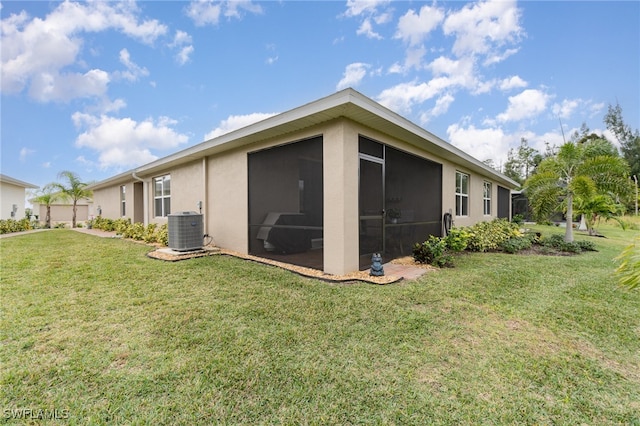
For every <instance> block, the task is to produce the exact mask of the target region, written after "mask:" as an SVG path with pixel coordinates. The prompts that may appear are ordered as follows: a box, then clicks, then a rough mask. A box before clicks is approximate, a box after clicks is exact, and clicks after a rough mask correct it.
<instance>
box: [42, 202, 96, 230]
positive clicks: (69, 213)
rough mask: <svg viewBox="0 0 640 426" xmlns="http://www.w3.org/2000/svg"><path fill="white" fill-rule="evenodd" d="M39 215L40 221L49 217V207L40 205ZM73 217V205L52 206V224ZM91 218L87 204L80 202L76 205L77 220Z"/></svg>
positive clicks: (81, 220) (69, 219) (69, 220)
mask: <svg viewBox="0 0 640 426" xmlns="http://www.w3.org/2000/svg"><path fill="white" fill-rule="evenodd" d="M39 207H40V209H39V213H38V214H39V216H38V220H39V221H40V222H43V223H44V221H45V219H46V217H47V207H46V206H44V205H42V204H41V205H39ZM72 218H73V206H72V205H70V204H53V205H52V206H51V224H52V225H54V224H56V223H59V222H69V223H71V220H72ZM88 219H89V206H88V205H86V204H80V205H77V206H76V222H84V221H86V220H88Z"/></svg>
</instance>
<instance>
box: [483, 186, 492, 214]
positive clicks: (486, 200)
mask: <svg viewBox="0 0 640 426" xmlns="http://www.w3.org/2000/svg"><path fill="white" fill-rule="evenodd" d="M482 200H483V204H484V214H485V215H486V216H488V215H490V214H491V182H486V181H485V182H484V183H483V191H482Z"/></svg>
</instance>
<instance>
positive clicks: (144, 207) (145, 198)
mask: <svg viewBox="0 0 640 426" xmlns="http://www.w3.org/2000/svg"><path fill="white" fill-rule="evenodd" d="M131 177H133V178H134V179H135V180H137V181H138V182H142V199H143V201H142V212H143V213H142V219H143V221H144V226H145V227H146V226H148V225H149V185H148V183H149V181H148V180H144V179H142V178H140V177H138V175H137V174H136V172H131ZM134 193H135V192H134ZM133 203H134V206H135V199H134V201H133Z"/></svg>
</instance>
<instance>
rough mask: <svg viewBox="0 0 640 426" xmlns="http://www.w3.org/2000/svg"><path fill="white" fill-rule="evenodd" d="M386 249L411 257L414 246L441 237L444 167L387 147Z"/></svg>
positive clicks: (389, 252) (389, 251) (394, 255)
mask: <svg viewBox="0 0 640 426" xmlns="http://www.w3.org/2000/svg"><path fill="white" fill-rule="evenodd" d="M385 211H386V221H385V249H386V252H387V253H388V255H390V256H391V257H396V256H405V255H411V251H412V247H413V244H414V243H417V242H422V241H424V240H426V239H427V238H428V237H429V235H438V236H439V235H441V226H442V222H441V219H442V214H443V213H442V165H440V164H438V163H435V162H433V161H429V160H425V159H423V158H420V157H416V156H415V155H411V154H408V153H406V152H403V151H400V150H397V149H395V148H391V147H389V146H386V147H385Z"/></svg>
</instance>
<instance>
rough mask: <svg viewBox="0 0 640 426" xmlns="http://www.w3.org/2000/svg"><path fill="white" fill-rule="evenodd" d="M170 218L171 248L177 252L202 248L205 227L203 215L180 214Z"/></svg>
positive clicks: (194, 213) (193, 213) (171, 215)
mask: <svg viewBox="0 0 640 426" xmlns="http://www.w3.org/2000/svg"><path fill="white" fill-rule="evenodd" d="M168 218H169V227H168V231H169V248H170V249H172V250H176V251H191V250H199V249H201V248H202V245H203V244H202V241H203V239H204V231H203V229H204V226H203V223H202V215H201V214H198V213H196V212H179V213H173V214H170V215H169V216H168Z"/></svg>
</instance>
